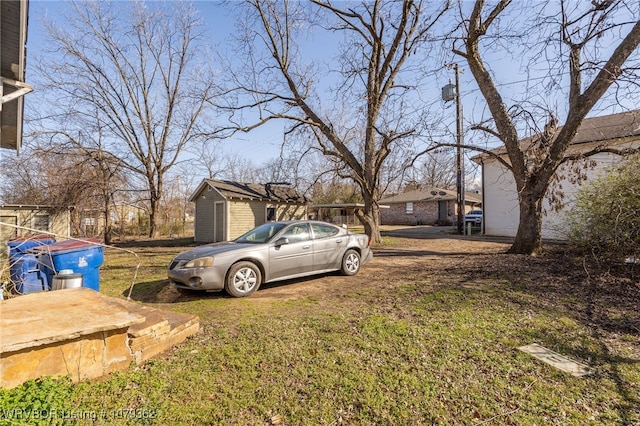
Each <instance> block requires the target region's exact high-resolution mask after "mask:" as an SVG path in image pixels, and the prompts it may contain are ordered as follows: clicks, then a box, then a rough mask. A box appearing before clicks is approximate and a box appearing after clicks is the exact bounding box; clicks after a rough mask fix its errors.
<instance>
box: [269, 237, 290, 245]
mask: <svg viewBox="0 0 640 426" xmlns="http://www.w3.org/2000/svg"><path fill="white" fill-rule="evenodd" d="M285 244H289V239H288V238H284V237H282V238H278V239H277V240H276V242H275V243H273V245H274V246H276V247H280V246H283V245H285Z"/></svg>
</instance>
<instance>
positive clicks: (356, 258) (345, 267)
mask: <svg viewBox="0 0 640 426" xmlns="http://www.w3.org/2000/svg"><path fill="white" fill-rule="evenodd" d="M359 270H360V254H359V253H358V252H357V251H355V250H347V252H346V253H345V254H344V257H343V258H342V269H341V272H342V275H348V276H351V275H355V274H357V273H358V271H359Z"/></svg>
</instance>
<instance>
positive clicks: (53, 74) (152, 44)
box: [38, 2, 212, 237]
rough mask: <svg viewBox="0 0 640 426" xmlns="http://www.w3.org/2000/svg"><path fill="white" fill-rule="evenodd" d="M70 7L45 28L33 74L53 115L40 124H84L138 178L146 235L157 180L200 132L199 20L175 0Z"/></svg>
mask: <svg viewBox="0 0 640 426" xmlns="http://www.w3.org/2000/svg"><path fill="white" fill-rule="evenodd" d="M72 10H73V14H72V15H70V16H67V17H66V20H65V23H64V25H60V26H54V25H53V24H50V25H48V26H47V30H48V36H49V39H50V41H51V43H52V46H53V47H54V49H55V54H52V55H48V56H47V57H46V58H45V60H43V61H42V64H41V65H40V66H39V67H38V72H39V74H40V77H41V78H43V79H45V81H46V82H47V83H48V85H47V86H48V89H50V90H51V91H50V92H49V95H50V99H51V101H52V103H54V105H55V109H56V111H55V112H53V113H52V112H51V111H52V109H53V108H50V109H49V110H48V111H46V113H45V114H43V116H46V117H47V118H48V119H47V120H43V121H41V123H40V125H41V126H42V127H43V128H45V129H46V130H47V131H48V132H50V133H53V132H56V131H61V132H62V133H74V131H73V130H76V131H77V129H78V128H80V129H82V128H86V126H87V123H93V125H92V126H91V128H93V129H99V130H100V131H101V132H102V134H103V140H104V147H105V151H106V152H108V153H109V154H110V155H111V156H112V158H117V159H118V160H119V163H120V166H121V167H124V168H126V169H128V170H129V171H131V172H133V173H135V174H137V175H139V176H140V177H141V178H143V179H144V181H145V184H146V192H147V201H148V203H149V212H150V230H149V235H150V236H152V237H153V236H155V235H156V234H157V222H158V219H159V218H158V217H157V212H158V208H159V205H160V200H161V198H162V195H163V190H164V176H165V174H166V173H167V171H168V170H169V169H170V168H171V167H173V166H174V165H175V164H176V162H177V160H178V156H179V155H180V153H181V152H182V151H183V150H184V149H185V147H186V146H187V145H188V144H189V142H190V141H191V140H192V138H194V136H195V134H196V133H197V132H200V131H201V129H198V130H196V129H197V125H198V123H199V122H200V121H201V120H202V119H203V118H204V114H205V101H206V100H207V99H208V98H209V97H210V94H211V88H212V78H211V77H210V73H209V72H208V68H207V66H206V65H205V64H204V62H203V60H202V59H203V57H204V52H203V51H202V44H201V41H202V36H203V35H202V33H201V32H200V27H201V23H200V21H199V19H198V17H197V16H196V13H195V11H194V9H193V8H192V7H191V6H188V5H186V4H183V3H168V4H166V5H164V7H163V6H161V5H160V4H158V3H153V4H152V5H151V4H144V3H143V2H135V3H133V2H132V3H117V2H115V3H107V2H78V3H74V4H73V7H72ZM74 128H75V129H74ZM71 140H76V141H77V142H78V143H82V140H78V139H71Z"/></svg>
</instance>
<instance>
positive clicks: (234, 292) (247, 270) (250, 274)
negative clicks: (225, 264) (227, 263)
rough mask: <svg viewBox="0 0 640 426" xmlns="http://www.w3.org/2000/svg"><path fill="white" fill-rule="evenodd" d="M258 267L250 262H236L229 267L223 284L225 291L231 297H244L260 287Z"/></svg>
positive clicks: (260, 277) (260, 276)
mask: <svg viewBox="0 0 640 426" xmlns="http://www.w3.org/2000/svg"><path fill="white" fill-rule="evenodd" d="M261 279H262V275H261V274H260V269H258V267H257V266H256V265H255V264H254V263H251V262H238V263H236V264H235V265H233V266H232V267H231V269H229V273H228V274H227V280H226V282H225V285H224V289H225V291H226V292H227V293H228V294H229V295H231V296H233V297H246V296H249V295H250V294H252V293H253V292H254V291H256V290H257V289H258V288H259V287H260V281H261Z"/></svg>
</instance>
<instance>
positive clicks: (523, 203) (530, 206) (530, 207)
mask: <svg viewBox="0 0 640 426" xmlns="http://www.w3.org/2000/svg"><path fill="white" fill-rule="evenodd" d="M519 201H520V222H519V224H518V232H517V233H516V238H515V240H514V241H513V245H512V246H511V248H510V249H509V251H508V252H509V253H515V254H528V255H535V254H538V253H540V251H541V250H542V197H538V196H535V195H534V194H533V193H531V192H521V194H520V200H519Z"/></svg>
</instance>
